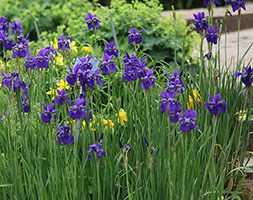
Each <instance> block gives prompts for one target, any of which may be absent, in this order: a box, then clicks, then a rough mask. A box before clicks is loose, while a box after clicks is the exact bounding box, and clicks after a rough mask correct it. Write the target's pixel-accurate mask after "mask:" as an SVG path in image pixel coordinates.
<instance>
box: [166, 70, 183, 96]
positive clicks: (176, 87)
mask: <svg viewBox="0 0 253 200" xmlns="http://www.w3.org/2000/svg"><path fill="white" fill-rule="evenodd" d="M166 75H167V77H168V78H169V81H168V82H166V83H165V85H166V86H167V88H166V91H167V92H168V93H170V94H171V96H175V95H176V94H177V93H180V94H182V93H183V91H184V84H183V81H182V80H181V78H180V73H179V71H178V70H174V72H173V75H170V74H166Z"/></svg>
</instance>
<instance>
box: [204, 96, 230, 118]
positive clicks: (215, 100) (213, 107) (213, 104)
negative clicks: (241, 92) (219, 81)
mask: <svg viewBox="0 0 253 200" xmlns="http://www.w3.org/2000/svg"><path fill="white" fill-rule="evenodd" d="M220 96H221V95H220V93H218V94H216V95H215V96H214V97H212V96H211V95H209V98H210V101H209V102H206V103H205V104H204V106H205V108H207V109H208V110H209V112H210V113H211V114H212V115H214V116H216V115H217V114H218V113H219V112H222V113H225V112H226V110H227V104H225V102H224V100H222V99H221V97H220Z"/></svg>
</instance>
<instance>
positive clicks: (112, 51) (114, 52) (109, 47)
mask: <svg viewBox="0 0 253 200" xmlns="http://www.w3.org/2000/svg"><path fill="white" fill-rule="evenodd" d="M105 46H106V48H105V51H104V53H106V54H107V55H109V56H115V57H118V55H119V51H118V49H117V48H116V47H115V46H114V42H109V43H107V42H106V43H105Z"/></svg>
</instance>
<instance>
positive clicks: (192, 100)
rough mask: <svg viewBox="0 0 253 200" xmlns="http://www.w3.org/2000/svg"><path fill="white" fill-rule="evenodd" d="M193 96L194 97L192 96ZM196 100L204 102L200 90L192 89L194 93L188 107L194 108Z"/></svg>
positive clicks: (190, 96) (190, 97)
mask: <svg viewBox="0 0 253 200" xmlns="http://www.w3.org/2000/svg"><path fill="white" fill-rule="evenodd" d="M192 97H193V98H192ZM194 102H196V103H201V102H202V97H201V95H200V93H199V92H198V90H196V89H194V90H192V95H189V99H188V103H187V107H188V109H194Z"/></svg>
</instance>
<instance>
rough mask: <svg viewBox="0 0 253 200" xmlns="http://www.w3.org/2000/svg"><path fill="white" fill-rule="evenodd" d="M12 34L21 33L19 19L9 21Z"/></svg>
mask: <svg viewBox="0 0 253 200" xmlns="http://www.w3.org/2000/svg"><path fill="white" fill-rule="evenodd" d="M10 27H11V29H12V33H13V34H18V35H19V34H22V23H21V21H19V20H16V21H14V22H11V23H10Z"/></svg>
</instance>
